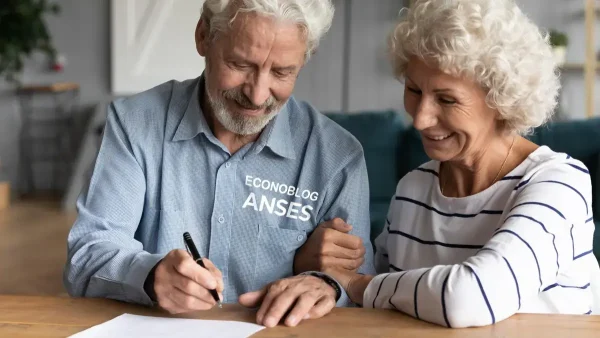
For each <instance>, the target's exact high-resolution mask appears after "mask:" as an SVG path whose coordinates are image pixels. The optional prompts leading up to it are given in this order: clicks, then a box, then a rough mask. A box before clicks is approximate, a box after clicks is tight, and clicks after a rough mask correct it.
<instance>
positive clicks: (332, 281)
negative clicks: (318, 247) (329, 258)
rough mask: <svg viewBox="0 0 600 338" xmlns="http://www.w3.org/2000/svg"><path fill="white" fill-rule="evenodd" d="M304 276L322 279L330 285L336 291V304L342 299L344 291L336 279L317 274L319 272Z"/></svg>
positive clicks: (306, 273)
mask: <svg viewBox="0 0 600 338" xmlns="http://www.w3.org/2000/svg"><path fill="white" fill-rule="evenodd" d="M303 275H308V276H313V277H317V278H321V279H322V280H323V281H324V282H325V283H327V284H328V285H330V286H331V287H332V288H333V289H334V290H335V301H336V302H337V301H338V300H340V297H342V289H341V288H340V285H339V284H338V282H336V281H335V279H333V278H331V277H329V275H327V274H325V273H322V272H317V271H308V272H305V273H303Z"/></svg>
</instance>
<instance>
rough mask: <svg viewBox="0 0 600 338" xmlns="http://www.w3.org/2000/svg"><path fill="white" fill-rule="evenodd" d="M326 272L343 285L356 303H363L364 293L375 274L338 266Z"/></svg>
mask: <svg viewBox="0 0 600 338" xmlns="http://www.w3.org/2000/svg"><path fill="white" fill-rule="evenodd" d="M324 272H325V273H326V274H327V275H329V276H331V277H333V278H334V279H335V280H336V281H337V282H338V283H340V284H341V285H342V287H343V288H344V290H346V293H347V294H348V297H350V299H351V300H352V301H353V302H354V303H356V304H360V305H362V303H363V295H364V293H365V290H366V289H367V286H368V285H369V283H370V282H371V280H372V279H373V276H370V275H361V274H358V273H355V272H352V271H349V270H345V269H336V268H331V269H326V271H324Z"/></svg>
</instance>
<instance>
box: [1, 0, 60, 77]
mask: <svg viewBox="0 0 600 338" xmlns="http://www.w3.org/2000/svg"><path fill="white" fill-rule="evenodd" d="M59 11H60V7H59V6H58V5H57V4H56V3H52V2H50V1H47V0H2V5H1V6H0V76H2V77H4V78H5V79H6V80H7V81H9V82H13V83H15V82H16V83H18V82H19V74H20V73H21V71H22V69H23V64H24V61H25V59H26V58H28V57H30V56H31V55H32V54H33V53H34V52H42V53H44V54H45V55H46V56H48V57H49V58H50V60H54V59H55V56H56V50H55V49H54V47H53V45H52V40H51V38H50V34H49V33H48V29H47V27H46V23H45V22H44V15H46V14H57V13H58V12H59Z"/></svg>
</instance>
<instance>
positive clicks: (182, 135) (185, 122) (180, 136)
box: [173, 75, 212, 142]
mask: <svg viewBox="0 0 600 338" xmlns="http://www.w3.org/2000/svg"><path fill="white" fill-rule="evenodd" d="M195 82H196V84H195V85H194V88H193V90H192V92H191V95H190V97H189V102H188V105H187V108H186V109H185V113H184V114H183V118H182V119H181V121H180V122H179V125H178V126H177V129H176V131H175V134H174V135H173V141H174V142H177V141H185V140H191V139H193V138H194V137H196V136H197V135H198V134H202V133H204V134H207V135H212V131H211V130H210V127H209V126H208V123H207V122H206V119H205V118H204V114H203V113H202V108H200V101H199V99H200V89H202V90H204V75H202V76H201V77H200V78H198V80H196V81H195Z"/></svg>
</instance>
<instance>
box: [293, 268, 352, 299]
mask: <svg viewBox="0 0 600 338" xmlns="http://www.w3.org/2000/svg"><path fill="white" fill-rule="evenodd" d="M300 275H309V276H324V277H327V278H329V279H331V280H332V281H334V282H335V283H336V284H337V286H338V288H339V289H340V291H341V293H340V298H339V299H338V300H337V302H336V303H335V306H336V307H355V306H356V304H354V303H353V302H352V300H351V299H350V297H348V294H347V293H346V290H344V287H342V285H341V284H340V283H339V282H338V281H337V280H335V278H333V277H331V276H330V275H328V274H326V273H324V272H320V271H306V272H303V273H301V274H300Z"/></svg>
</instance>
